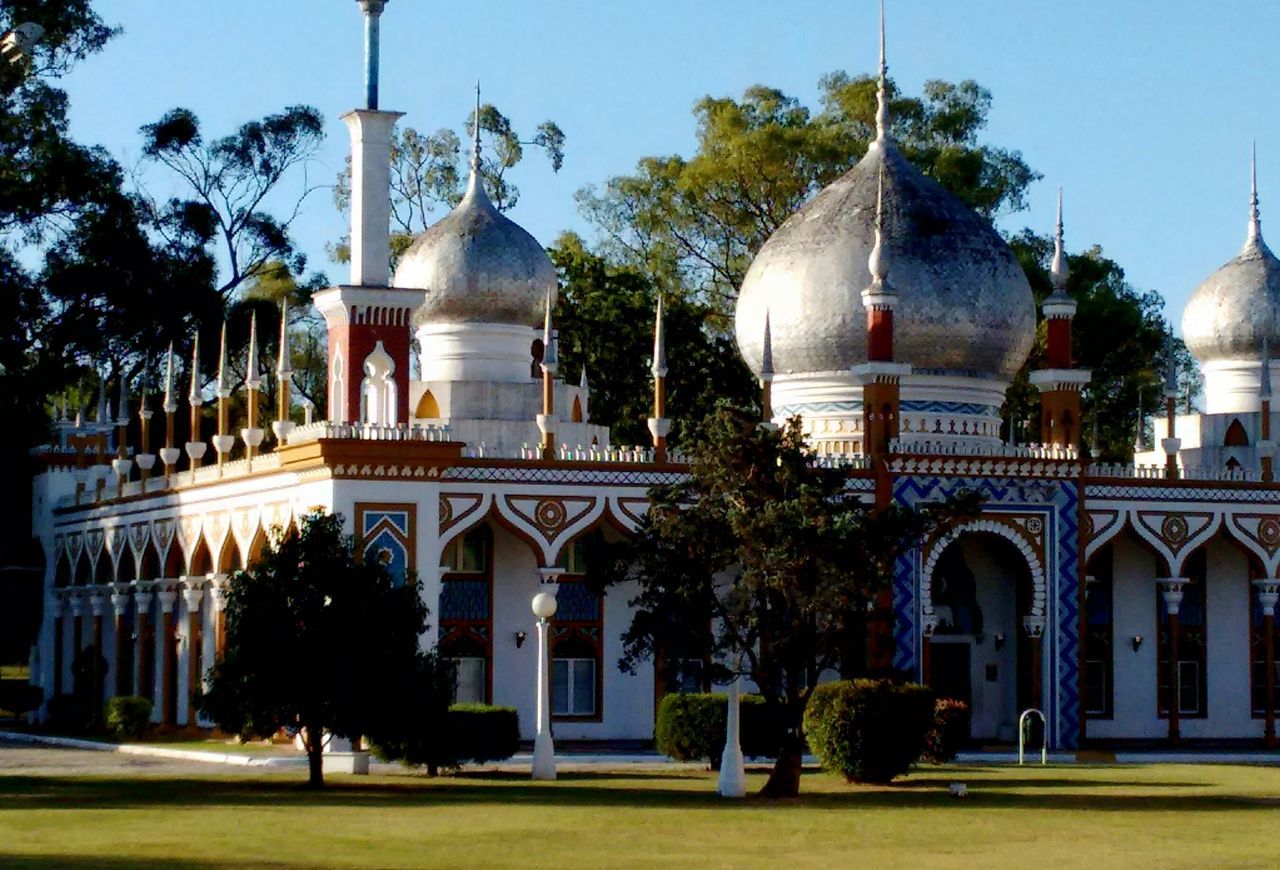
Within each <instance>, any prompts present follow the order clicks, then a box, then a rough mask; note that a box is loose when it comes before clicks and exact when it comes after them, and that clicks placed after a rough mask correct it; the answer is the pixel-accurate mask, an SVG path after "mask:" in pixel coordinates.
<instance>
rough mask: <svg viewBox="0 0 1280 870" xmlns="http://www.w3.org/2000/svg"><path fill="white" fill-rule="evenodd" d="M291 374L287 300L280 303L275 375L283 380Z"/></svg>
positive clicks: (291, 362)
mask: <svg viewBox="0 0 1280 870" xmlns="http://www.w3.org/2000/svg"><path fill="white" fill-rule="evenodd" d="M292 374H293V361H292V360H291V359H290V353H289V299H288V297H286V298H285V299H284V300H283V301H282V302H281V303H280V358H279V360H278V361H277V362H276V375H277V376H278V377H279V378H280V379H281V380H284V379H285V378H288V377H289V376H290V375H292Z"/></svg>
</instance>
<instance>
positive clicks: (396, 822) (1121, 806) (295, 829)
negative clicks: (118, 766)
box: [0, 765, 1280, 870]
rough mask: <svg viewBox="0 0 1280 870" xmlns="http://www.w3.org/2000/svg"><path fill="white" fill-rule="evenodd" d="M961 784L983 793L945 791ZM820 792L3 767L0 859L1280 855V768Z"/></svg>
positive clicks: (781, 860)
mask: <svg viewBox="0 0 1280 870" xmlns="http://www.w3.org/2000/svg"><path fill="white" fill-rule="evenodd" d="M300 776H301V771H299V777H300ZM752 779H753V782H752V784H753V785H754V786H758V785H759V784H760V782H761V779H762V777H761V776H759V775H754V774H753V776H752ZM951 781H964V782H967V783H968V785H969V788H970V794H971V796H970V797H969V798H968V799H967V800H955V799H952V798H950V797H948V796H947V794H946V790H947V784H948V782H951ZM803 787H804V790H805V793H806V794H805V796H804V797H802V798H801V799H799V800H796V801H789V802H781V803H770V802H767V801H764V800H761V799H758V798H752V799H748V800H745V801H738V802H731V801H723V800H720V799H718V798H716V797H715V796H714V795H713V794H712V791H713V788H714V780H713V776H712V774H709V773H700V772H676V771H663V772H658V773H640V772H626V771H620V772H615V773H590V774H577V775H567V776H563V777H562V778H561V779H560V780H559V781H558V782H554V783H531V782H529V781H528V780H527V779H526V778H525V777H524V776H514V775H498V774H493V775H490V776H473V777H465V776H460V777H448V778H442V779H438V780H427V779H425V778H422V777H418V776H410V775H405V776H392V777H370V778H355V777H345V778H334V779H333V781H332V785H331V787H330V788H329V789H328V790H326V791H325V792H323V793H320V794H314V793H309V792H307V791H305V790H303V789H301V788H300V787H299V785H298V781H297V780H296V779H294V778H293V777H292V776H283V775H261V776H238V775H236V776H228V775H216V776H208V777H202V778H199V779H190V780H175V779H155V778H146V777H142V776H137V777H133V778H128V779H115V780H105V779H94V778H87V777H86V778H76V777H67V778H35V777H0V866H4V867H15V866H39V867H105V868H115V867H160V866H166V867H172V866H176V867H192V868H195V867H243V866H249V865H256V864H270V865H274V866H281V867H407V866H417V867H422V866H431V867H496V866H516V865H519V866H522V867H555V868H567V867H599V866H610V867H638V866H663V867H669V868H684V867H747V866H759V867H789V866H795V867H800V866H806V867H807V866H826V867H847V866H856V867H859V868H879V867H910V868H950V867H957V868H958V867H964V868H979V870H987V868H1003V867H1010V868H1013V867H1016V868H1027V867H1045V868H1048V870H1061V868H1066V867H1089V868H1104V867H1117V868H1120V867H1123V868H1143V867H1152V868H1156V867H1158V868H1161V870H1171V868H1182V867H1187V868H1190V867H1206V866H1210V867H1214V868H1236V867H1275V866H1277V864H1280V841H1278V839H1277V838H1278V837H1280V831H1278V825H1277V822H1278V821H1280V797H1278V796H1280V769H1275V768H1249V767H1218V766H1189V765H1160V766H1152V767H1119V766H1099V767H1062V768H1049V769H1038V768H1024V769H1018V768H1005V767H999V768H944V769H941V770H937V769H928V770H922V771H920V772H918V773H916V774H914V775H912V776H911V777H910V778H908V779H906V780H904V781H903V782H902V784H901V785H900V786H897V787H893V788H862V787H854V786H848V785H845V784H844V783H842V782H839V781H838V780H836V779H834V778H831V777H828V776H826V775H822V774H814V775H812V776H806V777H805V779H804V786H803Z"/></svg>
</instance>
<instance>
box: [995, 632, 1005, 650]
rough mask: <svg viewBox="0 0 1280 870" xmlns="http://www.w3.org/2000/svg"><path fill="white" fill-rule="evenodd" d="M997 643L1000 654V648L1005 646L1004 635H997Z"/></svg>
mask: <svg viewBox="0 0 1280 870" xmlns="http://www.w3.org/2000/svg"><path fill="white" fill-rule="evenodd" d="M995 641H996V651H997V652H999V650H1000V648H1001V647H1003V646H1004V635H1003V634H997V635H996V637H995Z"/></svg>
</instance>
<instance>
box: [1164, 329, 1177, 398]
mask: <svg viewBox="0 0 1280 870" xmlns="http://www.w3.org/2000/svg"><path fill="white" fill-rule="evenodd" d="M1164 354H1165V358H1164V395H1165V398H1177V396H1178V359H1177V356H1176V355H1175V354H1174V352H1173V342H1172V341H1170V342H1169V343H1168V344H1166V345H1165V349H1164Z"/></svg>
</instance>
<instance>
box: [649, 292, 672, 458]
mask: <svg viewBox="0 0 1280 870" xmlns="http://www.w3.org/2000/svg"><path fill="white" fill-rule="evenodd" d="M649 371H650V372H652V373H653V416H652V417H650V418H649V434H650V436H652V438H653V460H654V462H658V463H664V462H666V461H667V435H668V434H669V433H670V432H671V421H670V420H668V419H667V327H666V323H665V318H664V317H663V306H662V293H661V291H659V293H658V305H657V308H656V309H655V313H654V318H653V363H652V364H651V365H650V366H649Z"/></svg>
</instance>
